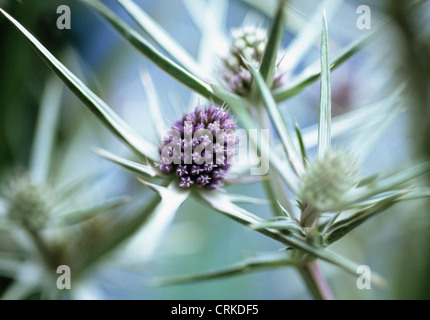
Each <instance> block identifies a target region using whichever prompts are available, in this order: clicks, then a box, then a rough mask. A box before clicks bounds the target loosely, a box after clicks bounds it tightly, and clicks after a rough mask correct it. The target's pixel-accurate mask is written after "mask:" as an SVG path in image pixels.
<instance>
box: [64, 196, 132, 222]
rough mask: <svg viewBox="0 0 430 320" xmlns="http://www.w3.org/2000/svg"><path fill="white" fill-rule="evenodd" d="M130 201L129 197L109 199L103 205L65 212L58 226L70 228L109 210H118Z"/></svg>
mask: <svg viewBox="0 0 430 320" xmlns="http://www.w3.org/2000/svg"><path fill="white" fill-rule="evenodd" d="M129 200H130V198H129V197H121V198H118V199H110V200H107V201H105V202H103V203H99V204H94V205H91V206H89V207H87V208H82V209H77V210H73V211H71V212H67V213H64V214H62V215H61V217H59V225H60V226H71V225H75V224H78V223H81V222H84V221H87V220H89V219H91V218H94V217H95V216H97V215H99V214H102V213H104V212H107V211H109V210H112V209H115V208H118V207H120V206H122V205H124V204H126V203H127V202H128V201H129Z"/></svg>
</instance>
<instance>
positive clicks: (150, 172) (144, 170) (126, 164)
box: [94, 148, 157, 177]
mask: <svg viewBox="0 0 430 320" xmlns="http://www.w3.org/2000/svg"><path fill="white" fill-rule="evenodd" d="M94 152H95V153H96V154H97V155H99V156H100V157H103V158H105V159H107V160H109V161H111V162H113V163H116V164H118V165H120V166H121V167H123V168H125V169H127V170H129V171H132V172H134V173H137V174H140V175H145V176H150V177H155V176H156V175H157V171H155V169H154V168H153V167H151V166H147V165H143V164H140V163H137V162H134V161H130V160H127V159H124V158H121V157H119V156H116V155H114V154H112V153H110V152H108V151H106V150H103V149H99V148H95V149H94Z"/></svg>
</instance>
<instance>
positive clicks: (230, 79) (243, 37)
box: [221, 26, 286, 96]
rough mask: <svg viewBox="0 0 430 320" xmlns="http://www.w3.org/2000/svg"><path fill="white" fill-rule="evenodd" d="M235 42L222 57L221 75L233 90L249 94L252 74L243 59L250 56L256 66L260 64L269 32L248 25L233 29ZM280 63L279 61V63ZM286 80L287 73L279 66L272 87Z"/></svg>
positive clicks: (245, 94)
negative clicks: (225, 55)
mask: <svg viewBox="0 0 430 320" xmlns="http://www.w3.org/2000/svg"><path fill="white" fill-rule="evenodd" d="M232 37H233V42H232V44H231V47H230V50H229V53H228V55H227V57H225V58H223V59H222V62H223V66H222V69H221V76H222V78H223V80H224V82H225V84H226V86H227V87H228V89H230V90H231V91H233V92H235V93H237V94H238V95H241V96H247V95H248V94H249V91H250V89H251V84H252V79H253V78H252V74H251V72H250V71H249V70H248V68H247V67H246V65H245V64H244V62H243V61H242V57H248V58H249V59H251V61H249V62H250V63H251V64H253V65H254V67H256V68H258V67H259V66H260V62H261V59H262V58H263V53H264V49H265V47H266V44H267V33H266V31H265V30H264V29H260V28H257V27H254V26H246V27H244V28H241V29H236V30H233V31H232ZM278 65H279V63H278ZM285 82H286V74H285V73H284V72H282V70H280V68H279V67H278V68H277V69H276V72H275V77H274V79H273V83H272V89H276V88H279V87H281V86H282V85H283V84H285Z"/></svg>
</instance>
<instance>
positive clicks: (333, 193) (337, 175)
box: [301, 150, 358, 211]
mask: <svg viewBox="0 0 430 320" xmlns="http://www.w3.org/2000/svg"><path fill="white" fill-rule="evenodd" d="M357 174H358V166H357V163H356V161H355V159H354V158H353V157H352V156H351V155H350V154H349V153H347V152H344V151H336V150H331V151H329V152H327V153H326V154H325V155H324V157H323V158H316V159H315V160H314V161H313V162H312V163H311V164H310V165H309V167H307V168H306V171H305V173H304V174H303V176H302V180H301V196H302V199H303V200H304V201H305V202H307V203H309V204H310V205H312V206H314V207H315V208H318V209H320V210H322V211H338V210H341V209H342V208H343V205H344V204H345V202H346V199H345V194H346V193H347V191H348V190H350V189H351V188H352V187H353V186H354V185H355V184H356V182H357Z"/></svg>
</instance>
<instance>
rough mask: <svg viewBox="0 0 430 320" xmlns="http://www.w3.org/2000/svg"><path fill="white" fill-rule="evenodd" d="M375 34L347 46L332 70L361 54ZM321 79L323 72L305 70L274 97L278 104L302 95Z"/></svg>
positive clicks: (336, 58)
mask: <svg viewBox="0 0 430 320" xmlns="http://www.w3.org/2000/svg"><path fill="white" fill-rule="evenodd" d="M374 32H375V31H372V34H368V35H366V36H363V37H362V38H360V39H359V40H357V41H354V42H352V43H351V44H350V45H348V46H346V47H345V48H343V49H342V50H341V51H340V52H339V53H338V54H336V56H335V57H334V58H333V60H332V61H331V63H330V70H331V71H333V70H335V69H336V68H337V67H339V66H340V65H342V64H343V63H344V62H346V61H347V60H348V59H349V58H351V57H352V56H354V55H355V54H356V53H357V52H359V51H360V50H361V49H362V48H364V47H365V46H366V45H367V43H368V42H370V39H371V38H372V37H374V36H375V35H376V34H375V33H374ZM319 79H321V71H309V70H305V71H303V72H302V74H300V75H298V76H297V77H295V79H293V80H292V81H291V83H289V84H288V85H287V86H286V87H283V88H279V89H277V90H275V91H274V93H273V96H274V98H275V100H276V101H277V102H281V101H284V100H286V99H288V98H290V97H292V96H294V95H296V94H298V93H300V92H301V91H302V90H303V89H305V88H307V87H308V86H310V85H311V84H313V83H314V82H316V81H318V80H319Z"/></svg>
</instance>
